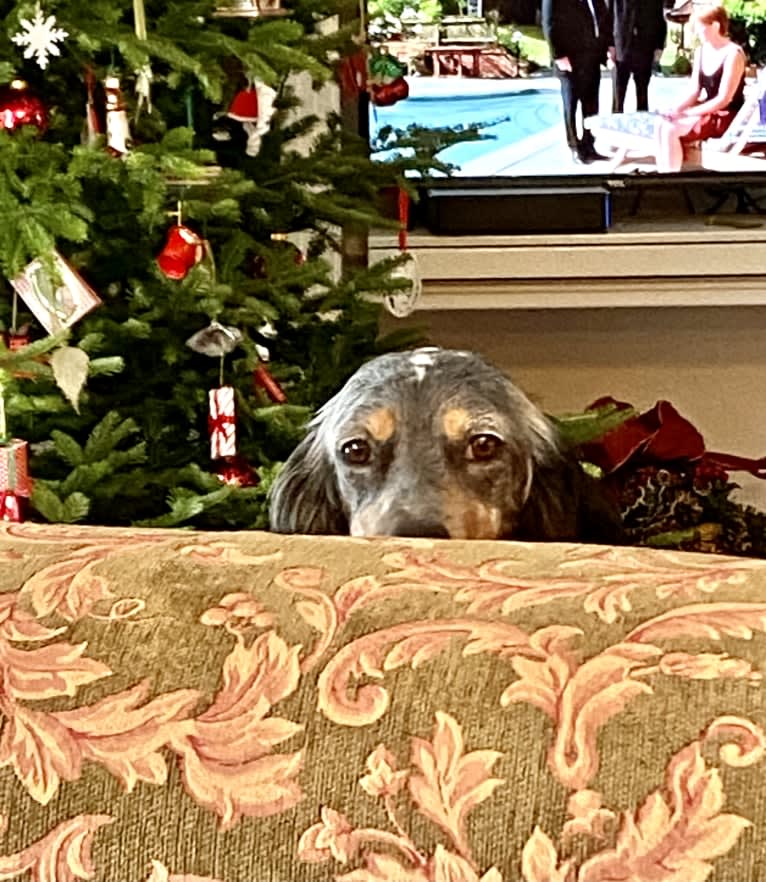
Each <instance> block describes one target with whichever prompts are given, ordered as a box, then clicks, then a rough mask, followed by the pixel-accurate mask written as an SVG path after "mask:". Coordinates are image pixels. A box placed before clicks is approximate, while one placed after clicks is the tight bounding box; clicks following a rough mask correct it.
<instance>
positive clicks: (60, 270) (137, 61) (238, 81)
mask: <svg viewBox="0 0 766 882" xmlns="http://www.w3.org/2000/svg"><path fill="white" fill-rule="evenodd" d="M323 2H324V0H306V2H298V3H295V4H291V6H290V8H289V9H283V8H282V7H281V6H280V3H279V0H229V3H228V4H227V5H224V4H223V2H221V3H219V4H218V5H217V6H216V4H215V3H213V2H189V0H185V2H170V3H164V2H163V3H158V2H150V0H146V3H144V0H87V2H86V0H41V2H40V3H34V2H28V0H24V2H10V3H9V2H5V3H2V4H0V9H2V13H3V15H2V19H3V27H2V35H0V118H2V129H0V156H2V171H1V172H0V210H1V211H2V216H3V222H2V225H1V226H0V273H1V274H2V276H3V283H2V294H1V295H0V331H2V332H3V333H2V335H0V444H2V447H1V448H0V499H2V500H3V501H2V503H1V504H2V505H3V512H2V515H3V517H5V518H14V517H23V516H24V515H23V511H22V510H21V509H22V507H23V506H24V505H25V504H26V503H27V502H28V504H29V508H30V512H31V515H32V516H33V517H35V518H37V519H41V520H50V521H60V522H77V521H79V522H89V523H99V524H142V525H143V524H151V525H163V526H169V525H176V524H183V525H193V526H200V527H216V528H218V527H243V528H245V527H265V526H266V525H267V519H266V512H267V505H266V496H267V492H268V488H269V484H270V480H271V478H272V477H273V474H274V471H275V469H276V468H277V467H278V464H279V463H280V462H281V461H282V460H283V459H284V458H285V457H286V455H287V454H288V453H289V451H290V450H291V449H292V447H293V446H294V444H295V443H296V442H297V440H298V438H299V437H300V434H301V431H302V426H303V424H304V422H305V420H306V417H307V415H308V413H310V411H311V410H313V409H314V408H315V407H317V406H318V405H319V404H321V403H322V402H323V401H324V400H325V399H326V398H328V397H329V396H330V394H332V393H333V392H334V391H336V390H337V388H338V387H339V386H340V385H341V383H342V382H343V381H344V380H345V379H346V377H347V376H348V375H350V374H351V373H352V372H353V371H354V370H355V369H356V367H358V366H359V364H360V363H361V362H362V361H364V360H365V359H367V358H369V357H370V356H371V355H373V354H375V353H376V352H378V351H381V350H384V349H388V348H394V347H397V346H401V345H405V344H406V343H408V342H411V341H410V340H409V339H404V338H403V337H402V338H401V339H397V338H388V339H380V338H379V335H378V318H379V310H380V309H381V306H380V295H381V293H385V292H391V291H395V290H398V289H401V288H402V287H403V285H406V284H407V283H406V280H403V279H402V278H400V277H397V266H399V265H400V264H401V260H398V259H394V260H392V261H387V262H384V263H381V264H378V265H375V266H373V267H369V268H368V267H366V266H361V267H353V266H349V261H346V262H345V263H343V262H342V261H341V260H340V256H341V253H342V250H343V241H344V235H345V236H348V235H349V232H351V233H352V234H353V233H354V232H358V231H359V230H362V231H363V230H364V229H365V228H366V227H368V226H369V225H370V224H371V223H376V222H380V218H379V216H378V213H377V211H376V208H375V204H376V196H377V194H378V193H379V191H380V189H381V187H383V186H384V185H386V184H392V183H394V182H395V181H397V180H399V181H400V182H401V181H402V180H403V178H402V177H401V176H402V174H403V171H404V170H405V168H406V167H407V166H412V165H413V164H417V163H422V162H424V161H426V162H427V161H428V160H427V159H424V157H423V156H422V155H420V154H417V155H414V156H413V155H412V151H410V154H411V155H410V156H409V158H403V159H402V160H401V161H400V162H399V163H398V164H397V163H396V162H394V163H393V164H389V165H387V166H382V165H380V164H373V163H372V162H370V160H369V158H368V152H369V151H368V147H367V145H366V143H365V141H364V139H363V138H361V137H360V136H359V135H358V134H357V133H355V132H354V131H353V130H351V129H349V127H348V126H344V125H343V124H342V120H341V117H340V116H339V115H332V114H331V115H330V116H329V117H328V118H327V119H325V120H323V121H321V124H320V121H319V120H318V119H317V118H316V117H315V116H308V115H306V114H305V113H304V112H303V110H302V104H301V101H300V99H299V96H298V94H297V91H296V84H298V83H299V82H303V83H304V86H305V84H306V83H308V88H309V90H310V89H312V88H315V89H318V88H319V87H320V86H321V84H323V83H327V82H333V81H338V82H342V83H344V84H345V85H344V88H345V97H346V98H347V99H349V100H350V101H351V102H352V103H353V101H354V100H356V98H358V94H355V90H356V92H357V93H358V91H360V90H361V91H362V92H363V91H364V90H365V89H366V88H367V83H366V82H365V76H366V71H367V69H368V68H367V66H366V63H365V61H364V55H363V53H362V54H361V55H360V54H359V45H358V34H359V26H358V23H356V22H354V21H353V20H350V21H349V22H348V23H345V22H344V21H343V15H342V14H341V16H340V22H338V20H337V19H335V18H328V16H331V15H334V14H335V13H337V12H338V5H337V4H331V3H326V4H325V6H324V7H323ZM351 17H352V16H351V15H349V18H351ZM410 134H411V133H410ZM430 137H431V138H432V139H433V135H431V136H430ZM437 141H438V139H437ZM387 146H390V144H389V145H387ZM432 146H433V150H432V151H431V153H433V152H434V151H435V150H436V149H439V147H441V146H444V144H443V142H439V143H432ZM415 153H417V151H415ZM27 453H28V454H29V473H31V475H32V476H33V481H29V480H28V479H27V477H26V475H25V472H26V467H27ZM27 496H29V497H30V498H29V500H27V499H26V497H27Z"/></svg>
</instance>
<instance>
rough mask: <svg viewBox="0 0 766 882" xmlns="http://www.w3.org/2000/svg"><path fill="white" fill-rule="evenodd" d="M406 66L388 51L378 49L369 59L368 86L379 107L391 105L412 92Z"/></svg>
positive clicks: (371, 97)
mask: <svg viewBox="0 0 766 882" xmlns="http://www.w3.org/2000/svg"><path fill="white" fill-rule="evenodd" d="M406 72H407V69H406V67H405V66H404V65H403V64H402V63H401V62H400V61H399V60H398V59H397V58H394V56H393V55H390V54H389V53H388V52H382V51H380V50H377V51H375V52H373V53H371V54H370V56H369V59H368V76H367V88H368V90H369V92H370V100H371V101H372V103H373V104H375V105H376V106H377V107H390V106H391V105H392V104H396V102H397V101H402V100H403V99H405V98H406V97H407V96H408V95H409V94H410V87H409V85H408V84H407V80H406V79H405V78H404V74H405V73H406Z"/></svg>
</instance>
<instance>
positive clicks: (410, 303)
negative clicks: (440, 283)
mask: <svg viewBox="0 0 766 882" xmlns="http://www.w3.org/2000/svg"><path fill="white" fill-rule="evenodd" d="M408 257H409V260H408V261H407V262H406V263H403V264H402V265H401V266H398V267H395V268H394V270H393V271H392V273H391V278H392V279H404V280H405V281H407V282H408V286H407V287H406V288H403V289H401V290H399V291H389V292H387V293H386V294H385V295H384V297H383V304H384V305H385V307H386V309H387V310H388V311H389V312H390V313H391V315H393V316H396V318H406V317H407V316H408V315H412V313H413V312H414V311H415V310H416V309H417V307H418V304H419V303H420V298H421V297H422V294H423V280H422V279H421V277H420V269H419V267H418V262H417V260H416V259H415V255H414V254H408Z"/></svg>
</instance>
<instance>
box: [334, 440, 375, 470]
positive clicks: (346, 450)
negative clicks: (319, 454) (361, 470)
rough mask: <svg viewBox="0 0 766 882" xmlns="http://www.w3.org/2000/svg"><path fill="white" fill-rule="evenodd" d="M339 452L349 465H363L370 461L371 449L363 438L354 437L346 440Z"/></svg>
mask: <svg viewBox="0 0 766 882" xmlns="http://www.w3.org/2000/svg"><path fill="white" fill-rule="evenodd" d="M340 454H341V456H342V457H343V459H344V460H345V461H346V462H347V463H348V464H349V465H365V464H366V463H368V462H369V461H370V457H371V456H372V450H371V448H370V445H369V444H368V443H367V441H365V440H364V438H354V439H352V440H351V441H346V443H345V444H344V445H343V446H342V447H341V449H340Z"/></svg>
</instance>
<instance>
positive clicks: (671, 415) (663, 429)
mask: <svg viewBox="0 0 766 882" xmlns="http://www.w3.org/2000/svg"><path fill="white" fill-rule="evenodd" d="M648 413H649V414H651V419H652V421H656V423H657V425H658V428H657V431H656V432H655V433H654V435H653V436H652V437H651V439H650V441H649V443H648V444H647V446H646V448H645V450H644V454H645V456H646V458H647V459H651V460H660V461H661V462H667V461H668V460H674V459H699V458H700V457H701V456H702V454H703V453H704V452H705V439H704V438H703V437H702V435H701V434H700V433H699V432H698V431H697V429H695V428H694V426H693V425H692V424H691V423H690V422H689V420H687V419H686V417H682V416H681V414H680V413H679V412H678V411H677V410H676V409H675V407H673V405H672V404H671V403H670V402H669V401H658V402H657V403H656V404H655V405H654V407H653V408H652V410H651V411H649V412H648ZM643 416H646V414H644V415H642V418H643Z"/></svg>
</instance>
